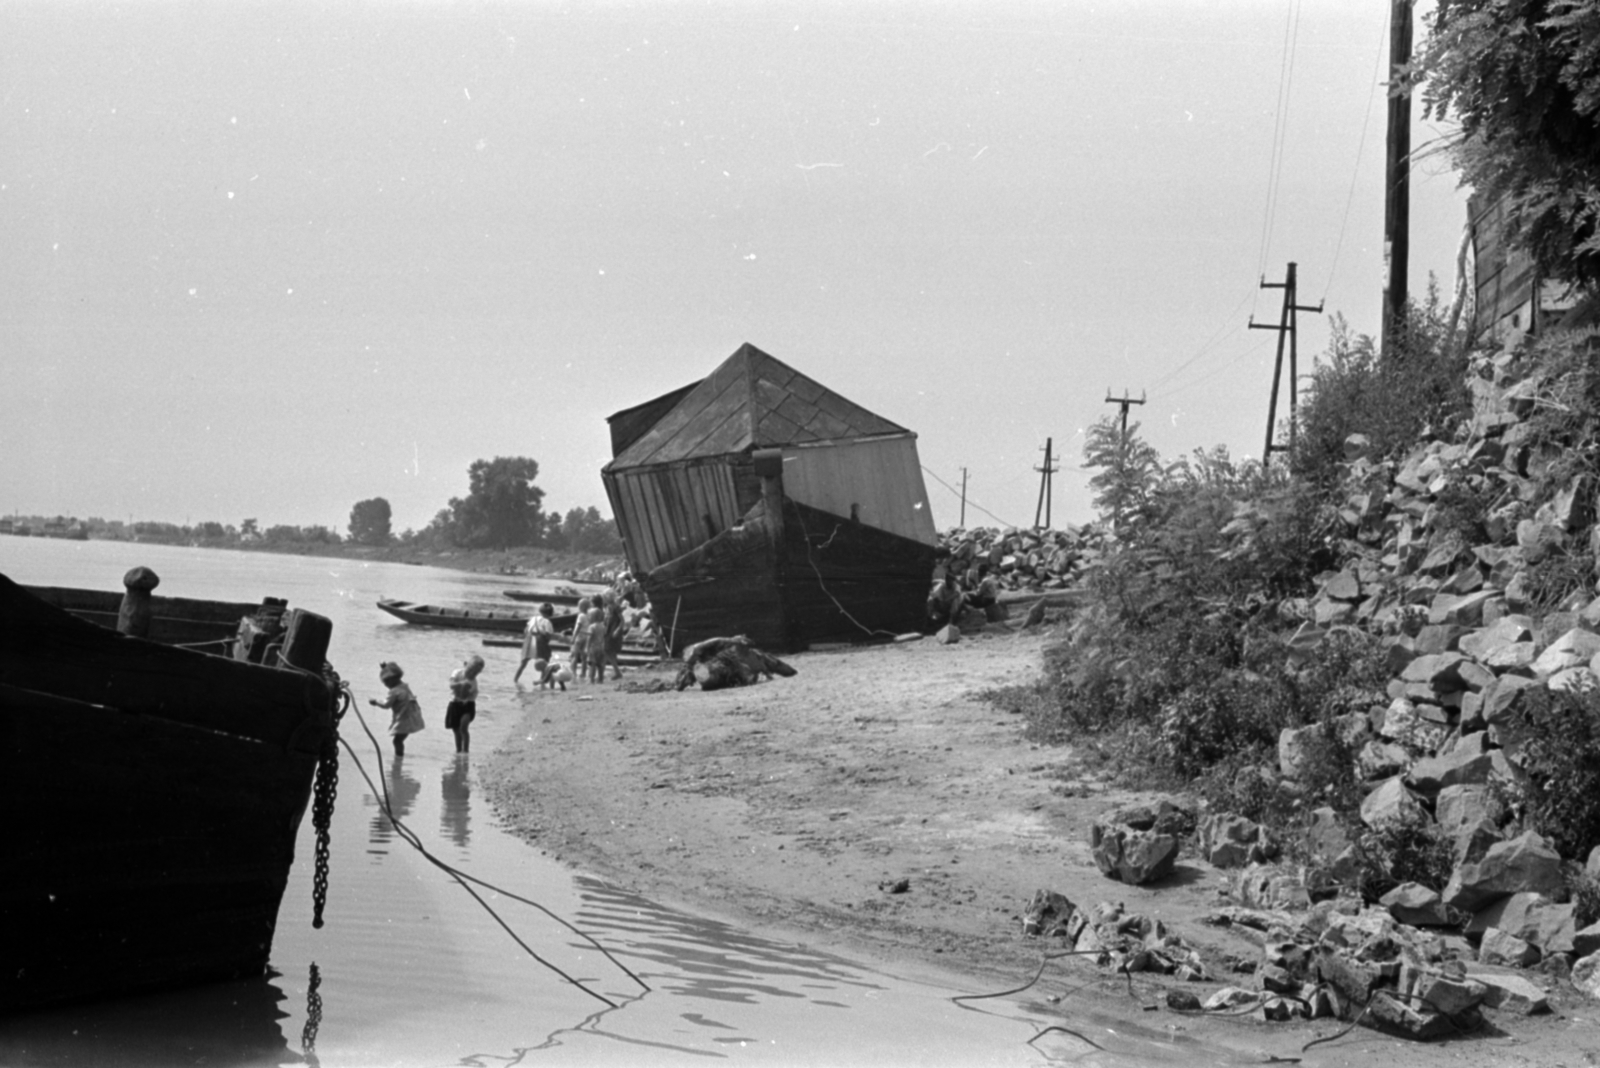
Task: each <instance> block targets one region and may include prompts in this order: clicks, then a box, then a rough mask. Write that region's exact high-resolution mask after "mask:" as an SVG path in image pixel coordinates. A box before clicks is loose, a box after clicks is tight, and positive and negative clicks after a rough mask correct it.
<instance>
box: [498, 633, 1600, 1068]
mask: <svg viewBox="0 0 1600 1068" xmlns="http://www.w3.org/2000/svg"><path fill="white" fill-rule="evenodd" d="M1045 640H1046V639H1045V638H1044V637H1042V636H1039V635H1029V634H1011V633H1004V632H1002V633H998V634H993V635H980V636H976V637H969V638H968V639H966V640H964V641H962V642H961V643H959V644H957V645H953V646H943V645H939V644H937V643H935V642H933V641H920V642H913V643H907V644H903V645H892V646H882V647H876V648H870V649H859V650H848V651H838V652H817V653H808V654H802V655H798V656H794V657H791V658H788V659H789V662H790V663H791V664H793V666H794V667H795V668H796V669H798V672H799V674H798V675H796V676H795V677H793V678H788V679H777V680H772V681H767V682H763V683H761V684H759V685H757V686H753V687H748V688H744V689H735V690H723V691H719V692H715V693H703V692H700V691H699V690H687V691H684V692H682V693H678V692H673V691H671V690H668V691H667V692H664V693H640V692H626V691H625V690H623V689H619V688H618V686H617V685H616V684H610V683H607V684H604V685H601V686H593V687H588V688H585V687H575V688H573V689H572V690H570V691H569V692H568V693H566V694H554V693H531V694H527V695H525V697H524V705H525V708H526V711H527V716H526V720H525V722H524V729H522V730H519V731H517V732H515V733H514V735H513V739H514V740H513V741H511V742H509V743H507V745H506V746H504V747H503V748H502V749H501V750H500V751H498V752H496V753H495V754H494V755H493V756H492V757H491V758H490V759H489V761H487V762H486V763H485V764H484V765H483V766H482V767H481V768H480V772H481V777H482V781H483V782H484V783H485V785H486V787H487V791H488V794H489V797H490V800H491V801H492V802H493V804H494V806H495V808H496V811H497V812H498V814H499V815H500V817H501V818H502V819H503V820H504V821H505V823H506V824H507V825H508V827H509V828H510V829H511V830H512V831H513V833H516V834H517V835H519V836H520V837H522V838H523V839H524V840H526V841H528V842H530V843H532V844H535V845H537V846H538V847H539V848H541V849H543V850H544V851H546V852H547V853H550V854H551V855H553V856H555V857H557V858H558V859H561V860H563V861H566V862H568V863H571V864H573V865H575V866H578V867H581V868H584V869H587V870H589V871H592V872H595V873H596V874H599V875H601V876H603V877H606V878H608V879H610V880H612V881H614V882H616V883H618V884H619V885H622V886H624V887H627V888H629V889H631V890H636V891H638V892H641V893H643V894H645V895H646V896H649V897H651V898H653V899H655V900H658V901H661V902H663V903H667V904H679V905H686V906H689V907H691V908H695V909H699V910H701V911H707V910H709V911H714V912H717V913H721V914H724V915H728V916H731V917H734V918H737V919H739V920H741V921H743V922H746V923H748V924H750V925H751V926H753V927H755V928H758V929H760V930H763V931H764V932H766V933H769V934H776V933H778V932H785V933H787V934H789V935H790V936H793V937H795V938H797V940H803V941H810V942H813V943H815V942H826V943H830V944H833V945H836V946H839V947H841V948H848V949H850V950H851V951H852V952H855V953H857V954H865V955H868V956H870V957H875V958H877V959H882V960H904V959H906V958H908V957H911V958H917V959H922V960H925V961H930V962H935V963H938V964H941V965H943V966H944V967H946V968H952V969H955V970H957V971H959V972H962V973H964V974H968V975H970V976H972V978H973V983H972V989H973V991H974V992H984V991H992V990H1000V989H1006V988H1010V987H1014V986H1017V985H1020V984H1021V983H1023V982H1026V981H1027V979H1029V978H1030V977H1031V976H1032V975H1033V974H1034V972H1035V970H1036V969H1037V968H1038V967H1039V962H1040V952H1041V949H1042V948H1043V946H1042V945H1041V943H1040V941H1039V940H1038V939H1032V938H1026V937H1024V936H1023V935H1022V933H1021V916H1022V911H1023V909H1024V907H1025V905H1026V903H1027V901H1028V899H1029V897H1030V896H1031V895H1032V894H1033V892H1034V891H1035V890H1039V889H1050V890H1055V891H1058V892H1060V893H1063V894H1065V895H1066V896H1067V897H1068V898H1070V899H1072V900H1073V901H1075V902H1079V903H1087V904H1091V905H1092V904H1094V903H1096V902H1099V901H1106V900H1109V901H1120V902H1123V903H1125V904H1126V905H1127V907H1128V909H1129V910H1131V911H1138V912H1143V913H1145V914H1147V915H1150V916H1152V917H1156V918H1159V919H1161V920H1163V921H1165V922H1166V923H1167V924H1168V925H1169V926H1170V927H1174V928H1175V929H1176V930H1178V931H1179V933H1181V934H1182V935H1183V936H1184V937H1185V938H1186V939H1188V940H1189V941H1190V942H1191V943H1194V944H1197V945H1200V946H1201V948H1202V951H1203V952H1204V953H1205V954H1206V955H1207V957H1208V959H1209V960H1210V961H1211V962H1213V963H1214V966H1215V967H1216V968H1217V969H1218V970H1219V971H1221V970H1222V969H1225V964H1224V963H1222V962H1224V961H1225V959H1226V958H1227V957H1228V956H1229V955H1230V954H1231V955H1235V956H1238V957H1241V958H1245V959H1250V960H1253V959H1255V958H1256V957H1257V956H1258V955H1259V945H1258V944H1257V943H1254V942H1251V941H1249V940H1248V939H1246V938H1244V937H1243V936H1240V935H1233V934H1229V933H1227V932H1224V931H1219V930H1217V929H1216V928H1209V927H1204V926H1201V925H1200V924H1199V923H1198V922H1197V919H1198V917H1199V916H1200V915H1202V914H1203V913H1205V912H1208V911H1210V910H1211V909H1213V908H1214V907H1216V906H1217V905H1218V904H1219V903H1221V901H1220V898H1219V896H1218V892H1217V891H1218V890H1219V888H1220V887H1221V886H1222V885H1223V882H1224V880H1223V877H1222V875H1221V874H1220V873H1218V872H1216V871H1215V870H1214V869H1211V868H1210V867H1209V866H1207V865H1205V864H1203V863H1202V862H1200V861H1198V860H1195V859H1193V858H1185V859H1183V860H1182V861H1181V862H1180V865H1179V870H1178V873H1177V874H1176V875H1175V876H1174V877H1172V878H1169V879H1168V880H1165V881H1164V882H1162V883H1161V884H1160V885H1159V886H1158V887H1157V888H1146V887H1132V886H1125V885H1123V884H1121V883H1118V882H1114V881H1112V880H1109V879H1107V878H1105V877H1104V876H1102V875H1101V874H1100V872H1099V870H1098V869H1097V868H1096V867H1095V866H1094V863H1093V860H1092V859H1091V857H1090V854H1089V849H1088V844H1087V831H1088V827H1089V824H1090V822H1091V821H1092V819H1093V818H1094V817H1095V816H1096V815H1097V814H1099V813H1101V812H1103V811H1105V810H1107V809H1110V808H1114V807H1118V806H1120V805H1123V804H1127V803H1130V802H1132V801H1135V800H1142V799H1144V797H1143V795H1139V794H1133V793H1129V792H1127V791H1107V790H1105V789H1103V788H1101V787H1100V786H1098V785H1097V784H1095V783H1084V782H1082V781H1078V780H1076V779H1074V778H1073V772H1072V764H1073V762H1072V754H1071V752H1070V750H1067V749H1061V748H1049V747H1045V748H1041V747H1038V746H1034V745H1031V744H1030V743H1028V742H1027V741H1026V740H1025V739H1024V738H1023V736H1022V723H1021V722H1020V720H1019V719H1018V718H1017V717H1015V716H1012V715H1008V714H1007V713H1005V712H1003V711H1001V710H999V709H998V708H997V707H996V706H995V705H993V704H991V703H989V702H988V701H986V700H984V699H983V697H982V694H983V693H984V692H985V691H987V690H990V689H992V688H994V687H998V686H1002V685H1006V684H1009V683H1014V682H1023V681H1027V680H1028V679H1030V678H1032V677H1033V675H1034V673H1035V672H1036V670H1037V665H1038V664H1039V663H1040V653H1041V650H1042V647H1043V643H1044V641H1045ZM671 677H672V676H671V674H670V673H669V672H666V671H659V672H655V671H640V672H635V673H633V674H632V675H630V676H629V677H628V678H627V679H625V680H624V684H623V685H625V686H626V685H633V686H636V685H638V684H639V683H641V682H644V681H648V680H651V679H660V680H663V681H668V682H670V679H671ZM899 880H906V881H907V882H908V884H909V885H908V888H907V889H906V890H905V891H904V892H900V893H891V892H889V891H888V890H886V889H882V888H880V887H888V886H892V885H893V884H894V883H895V882H897V881H899ZM1219 979H1220V980H1221V981H1222V982H1229V981H1234V982H1239V983H1240V985H1251V984H1250V982H1249V980H1250V977H1249V976H1246V975H1229V974H1226V972H1225V971H1222V974H1221V975H1220V976H1219ZM1169 983H1170V981H1168V980H1164V979H1161V978H1159V977H1142V978H1141V979H1140V980H1139V982H1138V984H1137V985H1138V993H1139V995H1140V996H1141V998H1142V999H1143V1000H1144V1001H1145V1002H1155V1001H1159V1000H1161V997H1162V991H1163V989H1164V987H1165V986H1167V985H1169ZM1085 984H1087V985H1085ZM1195 985H1196V987H1197V992H1198V993H1200V994H1201V995H1202V996H1204V995H1205V994H1207V993H1209V992H1210V991H1211V990H1212V989H1215V988H1216V986H1218V985H1220V983H1209V984H1203V985H1202V984H1195ZM1032 993H1033V994H1036V995H1038V996H1040V997H1049V996H1062V995H1068V994H1069V993H1070V998H1071V1000H1072V1003H1073V1004H1082V1003H1083V1001H1084V999H1092V1002H1093V1007H1094V1008H1095V1009H1096V1011H1108V1012H1112V1013H1119V1012H1127V1013H1132V1014H1135V1015H1138V1016H1140V1017H1142V1020H1141V1023H1142V1024H1143V1025H1145V1026H1150V1025H1152V1024H1153V1023H1155V1022H1156V1016H1155V1014H1144V1013H1142V1012H1140V1010H1139V1009H1138V1008H1137V1007H1136V1006H1134V1005H1132V1004H1131V1003H1130V1001H1129V999H1128V991H1127V986H1126V981H1125V980H1122V979H1120V978H1115V977H1112V976H1109V975H1106V974H1104V973H1103V972H1102V971H1101V970H1100V969H1098V968H1096V967H1095V966H1093V965H1092V964H1089V963H1087V962H1084V961H1077V960H1067V961H1060V962H1055V963H1053V964H1052V965H1051V966H1050V967H1049V969H1047V972H1046V977H1045V979H1044V980H1043V981H1041V983H1040V984H1039V985H1038V986H1037V987H1036V988H1035V989H1034V991H1033V992H1032ZM1588 1015H1590V1016H1593V1015H1600V1013H1592V1014H1588ZM1161 1020H1162V1024H1163V1025H1164V1026H1168V1027H1170V1028H1172V1029H1174V1030H1180V1031H1186V1032H1189V1033H1191V1034H1199V1033H1204V1034H1205V1035H1206V1037H1208V1038H1209V1039H1212V1040H1214V1041H1216V1040H1221V1041H1227V1042H1230V1044H1231V1043H1232V1042H1233V1041H1234V1040H1237V1042H1238V1043H1241V1044H1242V1045H1243V1046H1245V1047H1262V1048H1270V1049H1272V1050H1275V1051H1278V1052H1285V1051H1289V1052H1293V1051H1295V1050H1298V1048H1299V1045H1300V1044H1301V1043H1303V1042H1304V1041H1306V1040H1307V1039H1308V1038H1310V1037H1312V1036H1314V1035H1317V1034H1328V1033H1332V1032H1333V1031H1335V1030H1337V1028H1336V1027H1335V1026H1332V1025H1330V1024H1328V1023H1326V1022H1322V1023H1319V1024H1318V1025H1316V1026H1315V1027H1313V1026H1312V1025H1305V1024H1299V1025H1284V1024H1278V1025H1270V1026H1269V1025H1260V1024H1251V1023H1249V1022H1248V1021H1213V1020H1209V1019H1199V1018H1195V1017H1177V1016H1169V1015H1168V1014H1165V1013H1163V1014H1161ZM1522 1023H1523V1025H1524V1027H1525V1028H1526V1025H1527V1023H1528V1022H1527V1021H1523V1022H1522ZM1530 1031H1531V1036H1530V1037H1531V1040H1534V1041H1535V1043H1536V1044H1537V1045H1539V1046H1540V1047H1542V1048H1544V1052H1545V1053H1546V1054H1553V1053H1556V1052H1560V1051H1562V1050H1568V1049H1570V1051H1571V1052H1574V1053H1577V1051H1578V1050H1580V1049H1582V1048H1585V1046H1583V1045H1581V1044H1580V1045H1577V1046H1572V1045H1571V1043H1570V1042H1567V1041H1564V1040H1563V1039H1562V1036H1563V1035H1565V1034H1566V1029H1565V1028H1564V1027H1560V1026H1557V1025H1556V1023H1555V1022H1554V1021H1550V1022H1545V1023H1534V1024H1533V1026H1532V1027H1531V1029H1530ZM1595 1034H1596V1032H1595V1031H1594V1030H1593V1027H1592V1023H1591V1024H1590V1026H1589V1029H1588V1030H1587V1031H1585V1032H1582V1033H1581V1034H1580V1038H1584V1037H1586V1038H1588V1039H1592V1038H1593V1037H1594V1036H1595ZM1541 1036H1542V1037H1541ZM1552 1042H1553V1043H1555V1046H1554V1047H1550V1046H1549V1044H1550V1043H1552ZM1588 1044H1589V1045H1593V1043H1592V1042H1589V1043H1588ZM1394 1046H1395V1043H1394V1040H1389V1039H1383V1038H1381V1037H1379V1036H1376V1035H1373V1034H1371V1033H1370V1032H1358V1033H1356V1034H1354V1035H1351V1036H1349V1037H1347V1038H1345V1039H1341V1040H1340V1042H1339V1043H1338V1044H1337V1048H1338V1049H1340V1050H1342V1051H1343V1053H1341V1054H1339V1055H1338V1056H1337V1057H1336V1056H1334V1055H1333V1053H1331V1052H1328V1051H1330V1050H1332V1049H1333V1048H1334V1047H1332V1046H1329V1047H1323V1048H1322V1050H1323V1052H1322V1053H1321V1055H1320V1059H1319V1058H1308V1063H1309V1062H1315V1063H1363V1062H1364V1061H1365V1059H1366V1055H1365V1054H1364V1053H1362V1052H1361V1051H1367V1053H1372V1054H1373V1055H1374V1056H1376V1055H1377V1052H1376V1051H1379V1050H1388V1051H1389V1054H1392V1053H1393V1051H1394ZM1462 1046H1463V1044H1462V1043H1452V1044H1451V1045H1450V1046H1449V1047H1427V1048H1426V1050H1427V1052H1424V1047H1415V1046H1408V1047H1407V1053H1406V1056H1407V1063H1408V1064H1410V1063H1415V1064H1426V1063H1433V1061H1434V1056H1435V1053H1437V1055H1438V1061H1437V1062H1438V1063H1441V1064H1442V1063H1445V1062H1446V1061H1448V1062H1449V1063H1452V1064H1461V1063H1480V1064H1500V1063H1513V1061H1507V1060H1504V1059H1501V1054H1502V1053H1504V1050H1503V1049H1502V1050H1500V1051H1499V1052H1495V1051H1493V1050H1490V1049H1488V1048H1487V1047H1485V1046H1483V1045H1482V1044H1481V1043H1472V1044H1469V1048H1468V1049H1467V1050H1465V1051H1464V1050H1463V1048H1462ZM1450 1050H1453V1052H1449V1051H1450ZM1479 1054H1483V1055H1486V1056H1488V1059H1484V1060H1479V1059H1477V1058H1478V1056H1479ZM1346 1056H1354V1059H1353V1060H1349V1061H1348V1062H1347V1061H1345V1060H1342V1059H1340V1058H1342V1057H1346ZM1525 1063H1554V1062H1553V1061H1545V1060H1544V1059H1543V1056H1542V1055H1540V1056H1535V1057H1534V1058H1533V1060H1531V1061H1526V1062H1525ZM1567 1063H1572V1064H1583V1063H1594V1062H1592V1061H1591V1062H1586V1061H1585V1060H1584V1059H1583V1057H1582V1055H1581V1053H1577V1055H1576V1057H1575V1058H1574V1059H1572V1060H1569V1061H1568V1062H1567Z"/></svg>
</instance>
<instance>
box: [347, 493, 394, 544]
mask: <svg viewBox="0 0 1600 1068" xmlns="http://www.w3.org/2000/svg"><path fill="white" fill-rule="evenodd" d="M391 515H392V513H391V511H390V509H389V502H388V501H386V500H384V499H383V498H382V497H373V498H370V499H369V500H365V501H357V502H356V505H355V507H354V508H352V509H350V540H351V541H353V542H356V543H358V544H360V545H387V544H389V537H390V535H391V534H392V533H393V532H392V531H391V530H390V527H389V520H390V518H391Z"/></svg>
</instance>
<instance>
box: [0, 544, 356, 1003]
mask: <svg viewBox="0 0 1600 1068" xmlns="http://www.w3.org/2000/svg"><path fill="white" fill-rule="evenodd" d="M135 572H143V573H144V575H145V576H147V577H148V578H149V579H151V580H153V579H154V575H153V574H151V573H149V572H147V571H146V570H145V569H142V568H139V569H135ZM135 572H130V580H131V579H132V576H133V575H134V574H135ZM153 585H154V582H153V581H152V582H150V583H149V584H148V585H145V586H143V587H141V589H142V592H144V594H145V597H144V598H143V599H142V600H140V598H139V597H138V595H137V594H136V593H134V592H132V591H133V589H134V585H133V582H132V581H130V594H129V595H128V596H129V599H130V602H131V604H130V610H129V611H128V612H127V613H124V625H123V627H122V629H123V630H124V631H127V632H132V633H119V632H118V631H117V630H113V629H110V628H108V627H104V626H100V625H97V623H95V622H91V621H90V620H91V619H94V618H96V616H97V614H98V615H103V613H102V612H101V611H100V610H101V609H102V608H103V607H104V605H103V603H102V602H101V601H100V600H97V599H96V598H92V597H90V598H85V597H79V596H76V595H77V594H78V593H81V591H67V593H65V594H63V595H62V596H61V597H58V598H57V599H58V600H61V599H65V600H71V601H74V603H76V604H78V605H79V607H80V609H81V611H82V612H83V613H84V614H85V615H86V616H88V617H89V618H88V619H85V618H77V617H76V616H75V614H74V613H72V612H69V611H68V610H66V609H63V608H61V607H58V606H57V605H55V604H51V603H49V602H48V601H46V600H45V599H43V598H41V597H39V596H36V595H34V594H33V593H30V592H29V591H27V590H25V589H23V588H22V587H20V586H18V585H16V584H15V583H13V582H12V581H11V580H10V579H8V578H6V577H5V576H3V575H0V737H4V738H5V739H6V744H5V746H4V748H3V751H0V760H3V761H4V763H3V765H0V766H3V768H4V776H5V781H6V796H7V797H8V798H10V799H11V800H13V801H14V802H15V803H14V804H13V806H12V807H13V808H14V809H15V810H16V811H17V813H18V815H17V818H16V819H14V820H12V822H11V826H10V828H8V830H7V843H6V874H5V877H4V878H3V879H0V917H4V922H5V928H6V937H5V938H3V939H0V1015H3V1014H5V1013H8V1012H16V1011H22V1010H31V1009H36V1008H39V1007H42V1006H47V1005H54V1004H59V1003H65V1002H74V1001H84V1000H89V999H94V998H102V997H112V996H121V995H126V994H132V993H138V992H142V991H147V990H156V989H162V988H167V987H176V986H185V985H192V984H197V983H205V982H219V981H224V980H232V979H240V978H245V977H254V976H260V975H262V974H264V973H265V971H266V968H267V962H268V958H269V955H270V953H271V949H272V938H273V933H274V929H275V927H276V924H277V919H278V906H279V903H280V901H281V899H282V897H283V891H284V887H285V885H286V884H287V881H288V877H289V869H290V867H291V865H292V864H293V862H294V851H295V838H296V834H297V831H298V828H299V825H300V820H301V817H302V816H303V815H304V813H305V810H306V806H307V803H308V801H309V800H310V797H311V788H312V777H313V775H314V773H315V771H316V768H317V765H318V761H319V759H321V758H322V757H323V756H324V755H325V754H326V753H327V752H328V750H329V749H330V748H331V746H332V744H333V741H334V739H335V737H336V730H337V727H336V710H337V708H338V703H339V699H340V696H341V695H340V691H339V690H338V689H337V683H336V678H335V677H333V676H331V675H329V674H327V673H325V671H326V669H325V663H324V657H325V655H326V650H327V646H328V639H329V637H330V635H331V625H330V624H329V623H328V621H327V619H325V618H324V617H322V616H317V615H314V614H313V613H310V612H302V611H299V610H286V609H285V607H284V605H283V604H282V602H281V601H269V602H267V603H264V604H262V605H256V606H251V605H244V606H241V605H228V604H212V605H210V606H208V607H197V606H200V605H202V604H203V603H202V602H185V603H184V606H183V618H188V619H190V620H191V621H193V620H194V619H195V618H200V619H205V620H213V617H220V616H221V615H222V614H224V613H231V612H234V611H236V610H238V609H239V608H241V607H242V608H244V609H245V610H246V611H247V612H251V613H253V615H250V616H248V617H247V618H246V619H245V620H242V621H241V620H240V619H239V618H237V617H235V619H234V628H233V629H234V632H235V635H236V640H235V641H234V643H232V647H233V651H232V653H231V654H230V653H226V652H224V653H221V654H220V655H219V654H213V653H207V652H201V651H197V650H193V649H183V648H177V647H174V646H173V645H169V644H163V643H161V642H159V641H154V640H150V639H147V638H142V637H135V636H133V634H134V633H137V632H138V631H141V630H143V631H145V632H146V633H157V632H159V630H160V627H159V623H160V620H161V619H162V615H161V612H162V606H161V605H154V606H152V605H151V604H150V601H151V600H152V598H149V596H148V590H149V588H150V587H151V586H153ZM58 592H60V591H58ZM69 594H70V595H69ZM104 596H105V597H107V598H110V599H112V600H117V599H118V598H117V595H115V594H107V595H104ZM168 604H169V606H170V602H168ZM152 608H153V609H154V611H153V612H152ZM213 621H214V620H213ZM219 648H220V647H219Z"/></svg>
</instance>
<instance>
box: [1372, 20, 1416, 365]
mask: <svg viewBox="0 0 1600 1068" xmlns="http://www.w3.org/2000/svg"><path fill="white" fill-rule="evenodd" d="M1411 4H1412V0H1392V3H1391V4H1390V7H1389V136H1388V143H1387V151H1386V152H1385V158H1384V198H1383V323H1382V328H1383V333H1382V338H1383V347H1382V349H1381V350H1380V351H1381V353H1382V355H1384V356H1388V355H1390V351H1391V348H1392V346H1393V345H1394V344H1395V342H1396V341H1397V340H1398V339H1399V334H1400V328H1401V327H1402V326H1404V325H1405V315H1406V299H1407V293H1406V275H1407V274H1408V272H1409V270H1410V265H1411V242H1410V237H1409V232H1410V227H1411V91H1410V88H1409V87H1405V86H1401V85H1400V81H1401V79H1402V77H1403V75H1402V74H1401V70H1402V68H1404V67H1405V66H1407V65H1408V64H1409V63H1410V62H1411Z"/></svg>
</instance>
